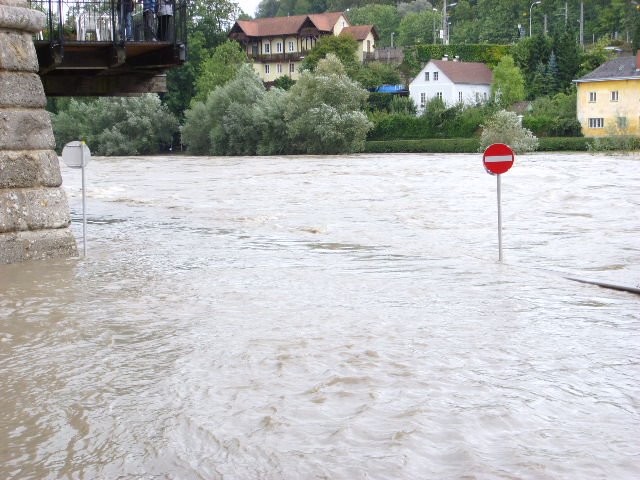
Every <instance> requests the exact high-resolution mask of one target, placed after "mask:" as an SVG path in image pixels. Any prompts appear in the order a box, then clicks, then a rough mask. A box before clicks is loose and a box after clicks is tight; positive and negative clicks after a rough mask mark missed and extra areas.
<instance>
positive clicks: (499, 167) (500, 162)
mask: <svg viewBox="0 0 640 480" xmlns="http://www.w3.org/2000/svg"><path fill="white" fill-rule="evenodd" d="M514 160H515V155H514V154H513V150H511V147H509V145H505V144H504V143H494V144H493V145H489V146H488V147H487V149H486V150H485V151H484V155H483V156H482V162H483V163H484V169H485V170H486V171H487V173H489V174H490V175H495V176H496V177H498V179H497V186H498V188H497V190H498V260H499V261H500V263H502V201H501V198H500V197H501V194H502V192H501V190H502V188H501V183H500V177H501V176H502V174H503V173H505V172H506V171H508V170H509V169H510V168H511V166H512V165H513V161H514Z"/></svg>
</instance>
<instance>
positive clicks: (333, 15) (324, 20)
mask: <svg viewBox="0 0 640 480" xmlns="http://www.w3.org/2000/svg"><path fill="white" fill-rule="evenodd" d="M341 16H342V12H325V13H312V14H311V15H309V18H310V19H311V21H312V22H313V23H314V24H315V26H316V27H318V30H320V31H322V32H330V31H332V30H333V27H335V25H336V23H338V19H339V18H340V17H341ZM347 25H348V23H347Z"/></svg>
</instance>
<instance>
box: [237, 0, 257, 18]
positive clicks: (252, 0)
mask: <svg viewBox="0 0 640 480" xmlns="http://www.w3.org/2000/svg"><path fill="white" fill-rule="evenodd" d="M236 1H237V2H238V3H239V4H240V8H242V10H244V11H245V13H248V14H249V15H251V16H252V17H253V15H254V14H255V13H256V8H258V4H259V3H260V0H236Z"/></svg>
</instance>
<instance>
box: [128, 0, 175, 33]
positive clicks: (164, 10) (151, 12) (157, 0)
mask: <svg viewBox="0 0 640 480" xmlns="http://www.w3.org/2000/svg"><path fill="white" fill-rule="evenodd" d="M136 1H137V2H138V3H142V22H143V26H144V40H145V41H147V42H155V41H157V40H160V41H165V42H166V41H170V40H171V17H173V1H174V0H118V17H119V18H120V35H121V38H123V39H125V40H126V41H128V42H130V41H132V40H133V9H134V2H136ZM156 19H157V24H156Z"/></svg>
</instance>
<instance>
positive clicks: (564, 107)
mask: <svg viewBox="0 0 640 480" xmlns="http://www.w3.org/2000/svg"><path fill="white" fill-rule="evenodd" d="M522 123H523V126H525V127H526V128H528V129H529V130H531V131H532V132H533V133H534V134H535V135H536V136H539V137H548V136H555V137H580V136H582V130H581V126H580V122H578V119H577V118H576V92H575V91H572V92H571V93H568V94H567V93H558V94H557V95H555V96H553V97H540V98H538V99H537V100H535V101H534V102H533V103H532V104H531V111H530V112H528V113H527V115H525V117H524V119H523V122H522Z"/></svg>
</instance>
